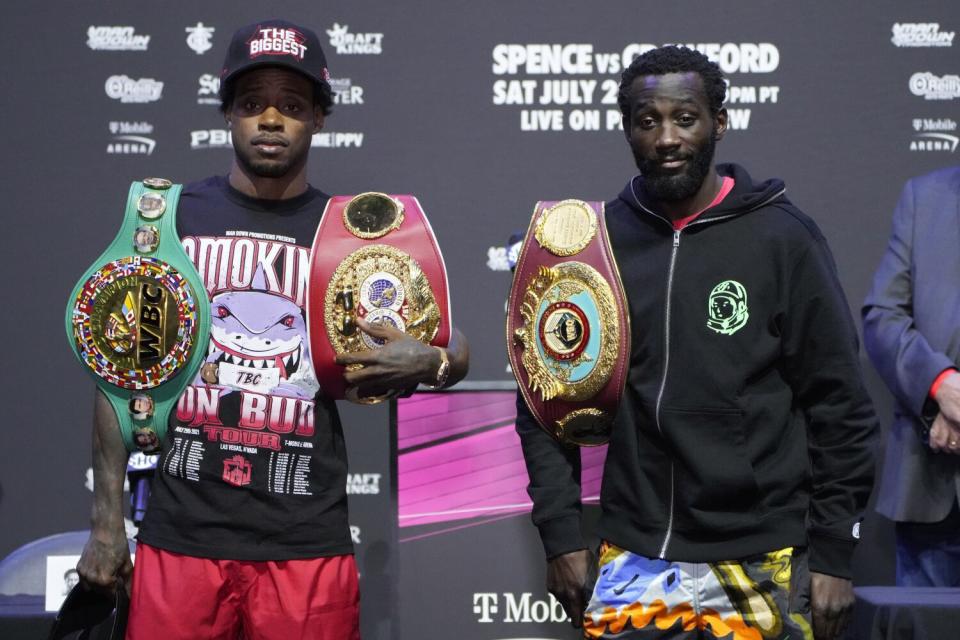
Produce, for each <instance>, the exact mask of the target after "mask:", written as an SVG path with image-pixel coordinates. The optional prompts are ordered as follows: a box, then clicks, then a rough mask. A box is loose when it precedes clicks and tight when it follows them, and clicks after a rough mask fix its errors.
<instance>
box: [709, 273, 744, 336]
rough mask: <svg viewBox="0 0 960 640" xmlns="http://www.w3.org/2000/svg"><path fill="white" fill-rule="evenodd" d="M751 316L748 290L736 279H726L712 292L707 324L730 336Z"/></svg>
mask: <svg viewBox="0 0 960 640" xmlns="http://www.w3.org/2000/svg"><path fill="white" fill-rule="evenodd" d="M749 318H750V311H749V310H748V309H747V290H746V288H745V287H744V286H743V285H742V284H740V283H739V282H737V281H736V280H724V281H723V282H721V283H720V284H718V285H717V286H715V287H714V288H713V291H711V292H710V300H709V301H708V302H707V326H708V327H709V328H711V329H713V330H714V331H716V332H717V333H719V334H722V335H725V336H730V335H733V334H735V333H736V332H737V331H739V330H740V329H742V328H743V327H744V325H746V324H747V320H748V319H749Z"/></svg>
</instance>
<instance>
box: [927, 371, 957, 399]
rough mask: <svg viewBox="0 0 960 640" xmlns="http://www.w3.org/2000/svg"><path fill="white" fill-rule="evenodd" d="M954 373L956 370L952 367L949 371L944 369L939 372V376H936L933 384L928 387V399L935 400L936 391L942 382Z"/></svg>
mask: <svg viewBox="0 0 960 640" xmlns="http://www.w3.org/2000/svg"><path fill="white" fill-rule="evenodd" d="M956 372H957V370H956V369H954V368H952V367H951V368H950V369H944V370H943V371H941V372H940V375H938V376H937V377H936V378H935V379H934V381H933V384H932V385H930V398H932V399H933V400H936V399H937V389H939V388H940V385H941V384H943V381H944V380H946V379H947V377H948V376H950V375H953V374H954V373H956Z"/></svg>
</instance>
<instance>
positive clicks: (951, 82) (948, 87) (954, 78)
mask: <svg viewBox="0 0 960 640" xmlns="http://www.w3.org/2000/svg"><path fill="white" fill-rule="evenodd" d="M910 93H912V94H913V95H915V96H923V98H924V100H954V99H956V98H960V76H958V75H945V76H935V75H934V74H932V73H930V72H929V71H923V72H918V73H915V74H913V75H912V76H910Z"/></svg>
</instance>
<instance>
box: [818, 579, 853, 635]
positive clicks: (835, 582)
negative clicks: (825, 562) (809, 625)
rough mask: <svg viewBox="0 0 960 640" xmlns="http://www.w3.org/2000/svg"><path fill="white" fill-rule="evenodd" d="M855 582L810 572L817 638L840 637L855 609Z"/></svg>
mask: <svg viewBox="0 0 960 640" xmlns="http://www.w3.org/2000/svg"><path fill="white" fill-rule="evenodd" d="M853 602H854V597H853V583H852V582H850V581H849V580H847V579H846V578H837V577H834V576H828V575H826V574H825V573H817V572H815V571H811V572H810V609H811V613H812V614H813V637H814V638H815V639H816V640H835V639H836V638H840V637H841V634H842V633H843V630H844V629H845V628H846V626H847V623H848V622H849V621H850V614H851V612H852V611H853Z"/></svg>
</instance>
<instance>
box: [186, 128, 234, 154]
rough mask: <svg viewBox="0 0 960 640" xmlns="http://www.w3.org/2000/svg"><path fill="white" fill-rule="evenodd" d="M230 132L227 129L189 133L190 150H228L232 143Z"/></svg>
mask: <svg viewBox="0 0 960 640" xmlns="http://www.w3.org/2000/svg"><path fill="white" fill-rule="evenodd" d="M231 139H232V137H231V136H230V131H228V130H227V129H201V130H199V131H191V132H190V148H191V149H193V150H197V149H228V148H230V147H231V146H232V145H233V143H232V142H231Z"/></svg>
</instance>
